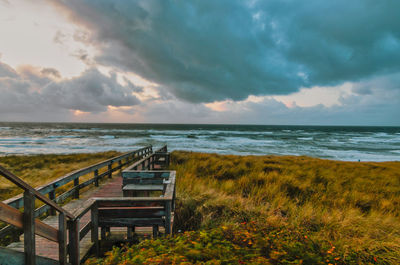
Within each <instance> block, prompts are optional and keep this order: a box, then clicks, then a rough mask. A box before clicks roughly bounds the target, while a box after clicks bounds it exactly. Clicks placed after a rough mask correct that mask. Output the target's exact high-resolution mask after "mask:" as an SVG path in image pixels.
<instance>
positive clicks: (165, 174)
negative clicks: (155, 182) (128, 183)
mask: <svg viewBox="0 0 400 265" xmlns="http://www.w3.org/2000/svg"><path fill="white" fill-rule="evenodd" d="M170 173H171V171H156V170H148V171H133V170H124V171H123V172H122V177H123V178H169V175H170Z"/></svg>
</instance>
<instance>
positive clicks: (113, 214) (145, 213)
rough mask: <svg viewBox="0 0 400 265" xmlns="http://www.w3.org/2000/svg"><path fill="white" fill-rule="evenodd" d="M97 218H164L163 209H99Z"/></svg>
mask: <svg viewBox="0 0 400 265" xmlns="http://www.w3.org/2000/svg"><path fill="white" fill-rule="evenodd" d="M98 216H99V218H103V217H104V218H157V217H163V216H165V211H164V207H123V208H122V207H121V208H106V209H104V208H99V214H98Z"/></svg>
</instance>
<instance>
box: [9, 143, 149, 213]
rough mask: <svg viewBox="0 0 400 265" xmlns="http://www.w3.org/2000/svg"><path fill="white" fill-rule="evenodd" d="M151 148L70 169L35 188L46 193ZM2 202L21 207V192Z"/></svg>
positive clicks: (147, 151) (146, 151) (147, 147)
mask: <svg viewBox="0 0 400 265" xmlns="http://www.w3.org/2000/svg"><path fill="white" fill-rule="evenodd" d="M151 150H152V146H151V145H149V146H146V147H143V148H140V149H137V150H134V151H132V152H127V153H124V154H122V155H120V156H116V157H113V158H110V159H107V160H104V161H102V162H99V163H97V164H94V165H91V166H88V167H85V168H82V169H78V170H75V171H72V172H70V173H67V174H66V175H64V176H62V177H60V178H58V179H56V180H54V181H52V182H50V183H48V184H46V185H44V186H41V187H38V188H36V189H35V190H36V191H38V192H39V193H41V194H47V193H49V192H51V191H53V190H54V189H55V188H59V187H61V186H63V185H65V184H67V183H69V182H71V181H73V180H75V179H76V178H79V177H80V176H83V175H85V174H88V173H90V172H93V171H95V170H96V169H99V168H102V167H104V166H107V165H108V164H109V163H113V162H118V161H121V160H122V159H124V158H127V157H129V156H132V155H135V154H140V153H141V152H143V153H145V154H148V153H150V152H151ZM3 202H4V203H6V204H8V205H11V206H13V207H15V208H17V209H18V208H20V207H21V204H22V194H20V195H17V196H15V197H13V198H10V199H8V200H5V201H3Z"/></svg>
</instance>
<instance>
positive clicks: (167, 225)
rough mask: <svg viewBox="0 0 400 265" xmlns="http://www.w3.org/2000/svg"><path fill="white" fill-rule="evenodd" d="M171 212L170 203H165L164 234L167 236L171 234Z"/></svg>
mask: <svg viewBox="0 0 400 265" xmlns="http://www.w3.org/2000/svg"><path fill="white" fill-rule="evenodd" d="M171 210H172V204H171V201H168V202H165V233H166V234H167V235H169V234H171V233H172V225H171Z"/></svg>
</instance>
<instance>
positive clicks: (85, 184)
mask: <svg viewBox="0 0 400 265" xmlns="http://www.w3.org/2000/svg"><path fill="white" fill-rule="evenodd" d="M93 182H94V179H89V180H87V181H85V182H82V183H81V184H79V189H83V188H84V187H86V186H89V185H90V184H92V183H93Z"/></svg>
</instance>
